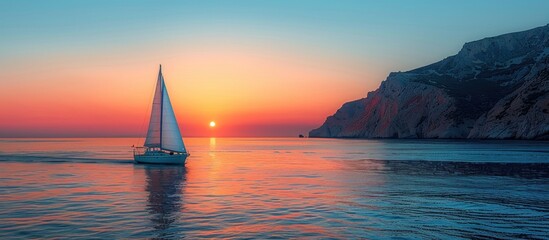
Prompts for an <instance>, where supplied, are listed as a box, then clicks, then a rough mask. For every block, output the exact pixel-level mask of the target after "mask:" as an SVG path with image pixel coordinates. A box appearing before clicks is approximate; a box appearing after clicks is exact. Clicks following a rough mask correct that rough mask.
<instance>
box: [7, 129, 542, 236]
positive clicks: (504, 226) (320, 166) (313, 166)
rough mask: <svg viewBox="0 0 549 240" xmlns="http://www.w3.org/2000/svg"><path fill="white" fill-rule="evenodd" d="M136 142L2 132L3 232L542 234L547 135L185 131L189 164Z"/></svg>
mask: <svg viewBox="0 0 549 240" xmlns="http://www.w3.org/2000/svg"><path fill="white" fill-rule="evenodd" d="M137 143H139V141H138V140H135V139H123V138H120V139H0V239H28V238H42V237H47V238H64V239H74V238H102V239H109V238H160V239H163V238H168V239H169V238H189V239H196V238H256V239H267V238H311V239H317V238H343V239H348V238H367V239H391V238H416V239H417V238H420V239H425V238H427V239H441V238H446V239H456V238H464V239H469V238H481V239H482V238H505V239H515V238H529V239H547V238H548V236H549V227H547V226H549V143H547V142H524V141H476V142H467V141H445V140H436V141H435V140H424V141H418V140H335V139H291V138H288V139H284V138H256V139H250V138H240V139H239V138H217V139H215V138H211V139H210V138H189V139H186V144H187V146H188V149H189V150H190V151H191V154H192V156H191V157H190V158H189V159H188V163H187V165H186V166H184V167H181V166H151V165H134V164H132V161H131V148H130V147H129V146H131V145H132V144H137Z"/></svg>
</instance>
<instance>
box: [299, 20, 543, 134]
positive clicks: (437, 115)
mask: <svg viewBox="0 0 549 240" xmlns="http://www.w3.org/2000/svg"><path fill="white" fill-rule="evenodd" d="M548 67H549V25H546V26H543V27H539V28H535V29H531V30H528V31H524V32H517V33H510V34H505V35H501V36H497V37H492V38H486V39H482V40H479V41H475V42H470V43H466V44H465V45H464V46H463V48H462V49H461V51H460V52H459V53H458V54H456V55H454V56H451V57H448V58H446V59H444V60H442V61H440V62H437V63H434V64H431V65H428V66H425V67H421V68H418V69H415V70H412V71H408V72H398V73H391V74H389V76H388V77H387V79H386V80H385V81H383V82H382V83H381V86H380V87H379V88H378V89H377V90H375V91H373V92H370V93H368V96H367V97H366V98H364V99H360V100H356V101H352V102H349V103H346V104H344V105H343V107H342V108H340V109H339V110H338V111H337V112H336V113H335V114H334V115H333V116H330V117H328V118H327V120H326V122H325V123H324V124H323V125H322V126H321V127H319V128H318V129H315V130H312V131H311V132H310V133H309V136H310V137H356V138H517V139H547V138H549V83H548V81H549V70H548Z"/></svg>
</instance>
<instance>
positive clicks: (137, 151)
mask: <svg viewBox="0 0 549 240" xmlns="http://www.w3.org/2000/svg"><path fill="white" fill-rule="evenodd" d="M145 151H146V148H144V147H133V155H134V156H135V155H143V154H145Z"/></svg>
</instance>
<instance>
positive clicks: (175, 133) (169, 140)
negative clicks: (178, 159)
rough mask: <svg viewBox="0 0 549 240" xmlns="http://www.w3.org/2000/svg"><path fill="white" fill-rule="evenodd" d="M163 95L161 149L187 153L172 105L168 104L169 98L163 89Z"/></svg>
mask: <svg viewBox="0 0 549 240" xmlns="http://www.w3.org/2000/svg"><path fill="white" fill-rule="evenodd" d="M163 92H164V95H163V100H164V102H163V104H162V106H163V108H162V141H161V142H162V146H161V148H162V149H166V150H171V151H177V152H187V150H186V149H185V145H184V144H183V138H182V137H181V132H179V126H178V125H177V120H176V118H175V114H174V112H173V108H172V104H171V102H170V96H169V95H168V91H167V90H166V88H165V87H164V91H163Z"/></svg>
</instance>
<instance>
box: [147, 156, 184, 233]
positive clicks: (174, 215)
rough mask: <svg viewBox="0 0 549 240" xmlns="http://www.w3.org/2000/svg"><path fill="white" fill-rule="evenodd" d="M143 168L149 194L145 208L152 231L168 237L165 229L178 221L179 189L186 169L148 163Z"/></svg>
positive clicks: (179, 210) (180, 202) (179, 206)
mask: <svg viewBox="0 0 549 240" xmlns="http://www.w3.org/2000/svg"><path fill="white" fill-rule="evenodd" d="M144 170H145V174H146V176H147V184H146V187H145V191H146V192H147V193H148V194H149V196H148V201H147V204H148V205H147V210H148V211H149V214H150V220H151V222H152V224H153V231H154V232H156V233H157V237H158V238H166V237H170V236H169V235H170V233H169V232H170V231H166V230H168V229H169V228H170V227H171V226H172V224H173V223H176V222H178V221H179V216H180V212H181V206H182V199H181V198H182V196H183V195H182V194H181V189H182V188H183V187H184V185H185V184H184V183H185V180H186V174H187V169H186V167H184V166H161V165H157V166H155V165H152V166H150V165H149V166H144ZM171 234H173V232H171ZM172 237H173V236H172Z"/></svg>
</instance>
